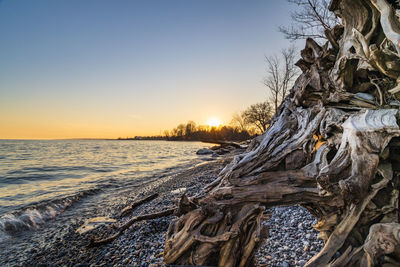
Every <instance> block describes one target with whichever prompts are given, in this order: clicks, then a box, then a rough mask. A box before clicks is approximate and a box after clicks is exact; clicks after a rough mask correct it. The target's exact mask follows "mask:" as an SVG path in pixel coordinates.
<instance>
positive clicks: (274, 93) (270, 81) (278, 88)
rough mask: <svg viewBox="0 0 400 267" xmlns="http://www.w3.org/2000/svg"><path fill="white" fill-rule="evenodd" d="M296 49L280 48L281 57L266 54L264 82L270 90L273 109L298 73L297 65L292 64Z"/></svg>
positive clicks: (283, 96) (276, 108)
mask: <svg viewBox="0 0 400 267" xmlns="http://www.w3.org/2000/svg"><path fill="white" fill-rule="evenodd" d="M295 53H296V49H295V47H294V46H291V47H289V48H287V49H282V51H281V57H280V58H279V57H278V56H277V55H272V56H266V57H265V60H266V61H267V76H266V77H265V78H264V84H265V86H267V87H268V89H269V90H270V95H271V96H270V97H271V101H272V102H273V103H274V108H275V111H276V110H278V106H279V105H280V104H281V102H282V101H283V99H284V98H285V97H286V95H287V93H288V90H289V88H290V87H291V86H292V83H293V81H294V79H295V78H296V76H297V75H298V70H297V67H296V66H295V65H294V63H295V62H294V60H295Z"/></svg>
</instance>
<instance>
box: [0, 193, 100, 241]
mask: <svg viewBox="0 0 400 267" xmlns="http://www.w3.org/2000/svg"><path fill="white" fill-rule="evenodd" d="M98 191H100V189H89V190H85V191H82V192H79V193H78V194H76V195H73V196H69V197H66V198H63V199H57V200H52V201H47V202H45V203H38V204H36V205H31V206H29V207H25V208H24V209H22V210H20V211H17V212H14V213H8V214H4V215H2V216H1V217H0V242H1V241H3V240H5V239H7V238H9V237H10V236H12V235H13V234H16V233H18V232H21V231H26V230H34V229H38V228H39V227H40V226H41V225H43V224H44V223H45V222H46V221H47V220H50V219H52V218H55V217H56V216H57V215H58V214H60V213H62V212H63V211H64V210H65V209H67V208H68V207H70V206H71V205H72V204H73V203H75V202H77V201H79V200H81V199H82V198H83V197H85V196H89V195H92V194H95V193H96V192H98Z"/></svg>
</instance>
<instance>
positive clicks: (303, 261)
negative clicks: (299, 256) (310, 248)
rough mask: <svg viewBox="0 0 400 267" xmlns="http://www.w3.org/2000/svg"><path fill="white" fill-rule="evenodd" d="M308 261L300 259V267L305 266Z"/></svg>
mask: <svg viewBox="0 0 400 267" xmlns="http://www.w3.org/2000/svg"><path fill="white" fill-rule="evenodd" d="M306 263H307V262H306V261H305V260H300V261H299V266H300V267H303V266H304V265H306Z"/></svg>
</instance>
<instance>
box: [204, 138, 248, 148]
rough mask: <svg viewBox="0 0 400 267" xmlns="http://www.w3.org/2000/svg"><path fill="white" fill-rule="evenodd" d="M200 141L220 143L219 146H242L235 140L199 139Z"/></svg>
mask: <svg viewBox="0 0 400 267" xmlns="http://www.w3.org/2000/svg"><path fill="white" fill-rule="evenodd" d="M201 142H203V143H210V144H217V145H220V146H221V147H227V146H231V147H234V148H243V146H242V145H240V144H239V143H237V142H233V141H224V140H211V139H209V140H201Z"/></svg>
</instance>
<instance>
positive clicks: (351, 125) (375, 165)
mask: <svg viewBox="0 0 400 267" xmlns="http://www.w3.org/2000/svg"><path fill="white" fill-rule="evenodd" d="M393 5H394V4H393V1H392V2H390V3H389V2H387V1H386V0H333V1H332V3H331V6H330V9H331V10H332V11H334V12H335V13H336V14H337V15H338V16H340V17H341V19H342V21H343V27H342V28H341V29H342V31H337V32H336V33H335V34H334V33H332V34H329V37H330V42H331V43H332V45H333V48H329V47H328V44H326V45H324V46H320V45H318V44H317V43H316V42H315V41H313V40H311V39H308V40H307V41H306V47H305V49H304V50H303V51H302V52H301V57H302V58H301V59H300V60H299V61H298V62H297V66H299V67H300V68H301V69H302V71H303V74H302V75H301V76H300V77H299V78H298V79H297V81H296V83H295V85H294V87H293V88H292V90H291V92H290V95H289V96H288V97H287V98H286V99H285V101H284V103H283V104H282V105H281V107H280V109H279V110H278V112H277V114H276V115H275V117H274V119H273V121H272V123H271V125H270V127H269V128H268V130H267V131H266V132H265V133H264V134H263V136H262V140H261V141H260V142H259V143H258V144H256V145H252V146H251V147H252V150H251V151H247V152H246V153H244V154H242V155H239V156H237V157H235V159H234V160H233V161H232V163H231V164H230V165H228V166H227V167H226V168H225V169H224V170H223V171H222V172H221V173H220V174H219V177H218V178H217V179H216V180H215V182H213V183H212V184H210V185H208V186H207V187H206V189H205V190H204V191H202V192H201V193H199V194H198V195H196V196H195V197H193V198H190V199H187V198H186V199H182V200H181V201H183V200H184V202H185V203H186V205H185V206H186V207H187V209H186V210H184V211H182V212H181V213H180V217H179V218H177V219H175V220H173V221H172V222H171V224H170V227H169V230H168V233H167V240H166V244H165V254H164V260H165V262H166V263H169V264H172V263H174V264H192V265H218V266H249V265H251V263H252V256H253V255H254V250H255V249H256V248H257V246H258V245H259V244H260V242H261V241H262V239H263V237H265V235H263V229H262V227H261V225H262V224H261V221H262V220H263V212H264V209H265V208H268V207H271V206H276V205H289V204H294V203H299V204H302V205H303V206H304V207H306V208H307V209H308V210H309V211H310V212H311V213H312V214H313V215H314V216H315V217H317V218H318V224H317V225H315V226H314V228H315V229H317V230H318V231H320V235H319V237H320V238H321V239H322V240H323V241H324V242H325V247H324V248H323V249H322V250H321V251H320V252H319V253H318V254H317V255H315V256H314V257H313V258H312V259H311V260H310V261H309V262H308V263H307V266H373V265H374V264H377V263H378V262H379V264H381V263H382V264H383V263H385V262H386V263H390V262H393V261H396V260H398V261H399V260H400V250H399V249H397V247H396V246H397V245H398V240H399V236H398V232H396V231H397V229H398V225H397V223H398V222H399V221H398V219H399V216H400V214H399V201H398V198H399V189H400V156H398V155H399V153H400V147H399V138H398V137H399V136H400V129H399V126H398V125H397V120H398V116H399V115H398V105H397V102H398V101H397V100H396V99H393V96H391V95H390V94H389V91H390V90H391V89H392V88H393V86H395V85H396V84H397V82H398V81H399V80H400V79H398V78H399V75H400V57H399V55H398V47H399V44H398V42H397V41H398V40H400V39H399V38H398V36H395V35H396V34H398V35H399V36H400V31H398V32H397V29H400V27H399V28H396V27H397V26H396V25H397V23H398V21H397V18H396V17H394V15H393V14H394V6H393ZM385 23H386V24H385ZM387 23H391V24H390V25H388V24H387ZM382 24H385V25H382ZM393 34H394V35H393ZM388 35H391V36H388ZM332 38H337V40H335V39H332ZM396 42H397V43H396ZM390 92H392V93H395V92H394V91H393V90H392V91H390ZM393 100H394V103H395V105H393V104H392V102H393ZM396 101H397V102H396ZM393 108H395V109H393ZM388 223H389V225H388ZM394 247H396V249H393V248H394ZM336 252H339V253H340V254H341V256H340V257H338V258H336V257H337V256H336V255H337V253H336Z"/></svg>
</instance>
